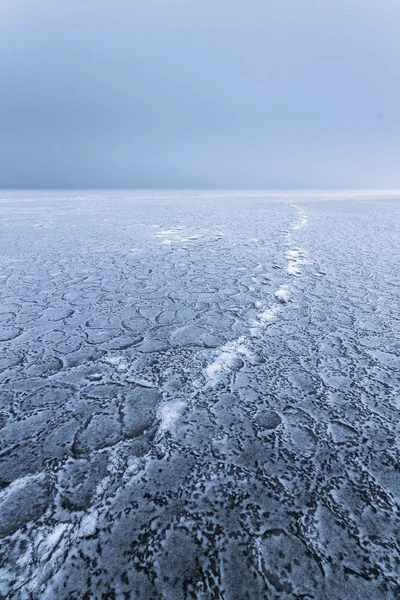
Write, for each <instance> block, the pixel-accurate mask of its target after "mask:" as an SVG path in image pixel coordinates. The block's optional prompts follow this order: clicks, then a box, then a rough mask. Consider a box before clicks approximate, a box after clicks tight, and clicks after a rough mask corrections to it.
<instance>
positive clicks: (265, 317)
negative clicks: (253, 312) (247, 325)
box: [253, 306, 281, 327]
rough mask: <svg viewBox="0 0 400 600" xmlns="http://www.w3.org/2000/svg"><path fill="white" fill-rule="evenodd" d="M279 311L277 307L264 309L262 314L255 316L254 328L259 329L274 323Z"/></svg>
mask: <svg viewBox="0 0 400 600" xmlns="http://www.w3.org/2000/svg"><path fill="white" fill-rule="evenodd" d="M280 310H281V309H280V308H279V306H272V307H271V308H266V309H265V310H263V312H260V313H259V314H258V315H257V320H256V321H254V323H253V325H254V326H255V327H257V326H258V327H261V326H262V325H265V324H266V323H273V322H274V321H276V319H277V317H278V313H279V312H280Z"/></svg>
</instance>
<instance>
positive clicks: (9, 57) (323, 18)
mask: <svg viewBox="0 0 400 600" xmlns="http://www.w3.org/2000/svg"><path fill="white" fill-rule="evenodd" d="M399 31H400V2H399V1H398V0H379V1H378V0H313V1H312V0H243V1H242V0H241V1H238V0H113V1H111V0H108V1H105V0H68V1H66V0H0V187H2V188H269V189H271V188H278V189H279V188H285V189H288V188H350V187H352V188H396V187H400V168H399V167H400V35H399Z"/></svg>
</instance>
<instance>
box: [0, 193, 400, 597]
mask: <svg viewBox="0 0 400 600" xmlns="http://www.w3.org/2000/svg"><path fill="white" fill-rule="evenodd" d="M0 251H1V253H0V257H1V258H0V261H1V269H0V271H1V275H0V293H1V303H0V385H1V389H0V409H1V412H0V439H1V456H0V555H1V557H2V558H1V565H0V597H2V598H13V599H14V598H15V599H20V600H25V599H28V598H29V599H30V600H43V599H44V600H54V598H57V599H60V600H64V599H65V600H69V599H75V598H76V599H77V598H82V599H84V598H85V599H92V598H93V599H97V598H98V599H107V598H109V599H118V600H119V599H122V598H123V599H125V600H126V599H130V598H132V599H139V600H145V599H149V600H157V599H158V598H160V599H165V600H181V599H190V598H193V599H196V598H197V599H198V600H200V599H201V600H205V599H219V600H222V599H223V600H246V599H248V600H269V599H271V600H280V599H282V600H291V599H293V600H298V599H300V598H302V599H304V600H347V599H348V598H354V599H361V598H362V599H363V600H364V599H365V600H367V599H371V600H372V599H373V600H377V599H379V600H381V599H382V600H392V599H394V598H398V597H400V586H399V572H400V560H399V547H400V539H399V531H400V517H399V515H400V470H399V458H400V447H399V439H400V438H399V428H400V426H399V423H400V402H399V397H400V394H399V392H400V385H399V384H400V372H399V367H400V362H399V359H400V350H399V341H398V340H399V328H400V327H399V324H400V321H399V314H398V304H399V290H400V277H399V272H398V268H397V257H398V256H399V255H400V199H398V195H397V193H386V194H384V193H379V194H378V193H376V192H368V193H367V192H340V193H339V192H336V193H334V192H332V193H328V192H315V193H312V194H311V193H308V192H301V193H291V192H279V193H278V192H271V193H268V192H237V193H230V192H222V191H219V192H211V191H210V192H152V193H150V192H135V193H133V192H104V193H100V192H85V193H72V192H71V193H67V192H2V193H1V195H0Z"/></svg>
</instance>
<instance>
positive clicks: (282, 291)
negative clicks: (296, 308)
mask: <svg viewBox="0 0 400 600" xmlns="http://www.w3.org/2000/svg"><path fill="white" fill-rule="evenodd" d="M274 296H275V298H276V299H277V300H279V302H281V303H282V304H286V302H287V301H288V300H289V296H290V293H289V289H288V286H287V285H281V287H280V288H279V290H276V292H275V293H274Z"/></svg>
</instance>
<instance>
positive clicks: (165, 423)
mask: <svg viewBox="0 0 400 600" xmlns="http://www.w3.org/2000/svg"><path fill="white" fill-rule="evenodd" d="M184 408H185V403H184V402H182V400H171V401H170V402H165V403H164V404H162V405H161V406H160V408H159V410H158V417H159V419H160V427H159V433H164V432H165V431H169V430H170V429H171V428H172V427H173V425H174V423H175V422H176V421H177V420H178V418H179V417H180V415H181V414H182V412H183V410H184Z"/></svg>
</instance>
